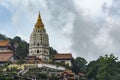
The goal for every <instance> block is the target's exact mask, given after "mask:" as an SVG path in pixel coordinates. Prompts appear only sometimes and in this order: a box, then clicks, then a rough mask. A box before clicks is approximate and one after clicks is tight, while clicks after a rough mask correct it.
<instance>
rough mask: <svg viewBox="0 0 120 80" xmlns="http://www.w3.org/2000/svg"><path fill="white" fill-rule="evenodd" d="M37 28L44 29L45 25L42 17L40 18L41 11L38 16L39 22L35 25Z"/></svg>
mask: <svg viewBox="0 0 120 80" xmlns="http://www.w3.org/2000/svg"><path fill="white" fill-rule="evenodd" d="M35 28H40V29H43V28H44V24H43V22H42V19H41V16H40V11H39V14H38V19H37V22H36V24H35Z"/></svg>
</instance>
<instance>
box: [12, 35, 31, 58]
mask: <svg viewBox="0 0 120 80" xmlns="http://www.w3.org/2000/svg"><path fill="white" fill-rule="evenodd" d="M10 43H11V45H12V46H13V47H14V44H15V43H18V47H17V48H16V56H19V57H20V58H22V59H24V58H25V57H26V56H27V54H28V49H29V44H28V43H27V42H26V41H24V40H22V39H21V38H20V37H19V36H16V37H14V38H13V39H10Z"/></svg>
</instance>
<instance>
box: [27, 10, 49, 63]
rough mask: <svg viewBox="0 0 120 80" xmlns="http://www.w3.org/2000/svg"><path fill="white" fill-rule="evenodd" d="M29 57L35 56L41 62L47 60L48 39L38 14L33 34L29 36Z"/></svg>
mask: <svg viewBox="0 0 120 80" xmlns="http://www.w3.org/2000/svg"><path fill="white" fill-rule="evenodd" d="M29 56H36V57H38V58H40V59H41V60H42V61H48V60H49V39H48V34H47V33H46V29H45V27H44V24H43V22H42V19H41V16H40V12H39V15H38V19H37V22H36V24H35V27H34V29H33V32H32V33H31V35H30V43H29Z"/></svg>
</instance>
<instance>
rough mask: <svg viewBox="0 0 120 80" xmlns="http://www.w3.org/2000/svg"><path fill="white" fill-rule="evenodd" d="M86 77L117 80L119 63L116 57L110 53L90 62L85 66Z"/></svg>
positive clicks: (119, 77) (119, 71)
mask: <svg viewBox="0 0 120 80" xmlns="http://www.w3.org/2000/svg"><path fill="white" fill-rule="evenodd" d="M87 78H88V79H89V80H93V79H94V80H119V79H120V65H119V62H117V58H116V57H115V56H114V55H113V54H111V55H109V56H108V55H105V56H104V57H103V56H101V57H100V58H99V59H97V60H96V61H94V62H93V61H92V62H90V63H89V64H88V66H87Z"/></svg>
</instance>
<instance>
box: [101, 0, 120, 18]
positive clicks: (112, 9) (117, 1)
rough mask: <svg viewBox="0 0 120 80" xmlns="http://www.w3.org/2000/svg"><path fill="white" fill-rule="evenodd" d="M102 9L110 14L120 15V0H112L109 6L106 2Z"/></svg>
mask: <svg viewBox="0 0 120 80" xmlns="http://www.w3.org/2000/svg"><path fill="white" fill-rule="evenodd" d="M102 8H103V11H105V12H107V13H108V14H109V15H110V16H117V15H118V16H119V15H120V0H113V1H112V4H111V5H110V6H108V5H107V3H104V5H103V7H102Z"/></svg>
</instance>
